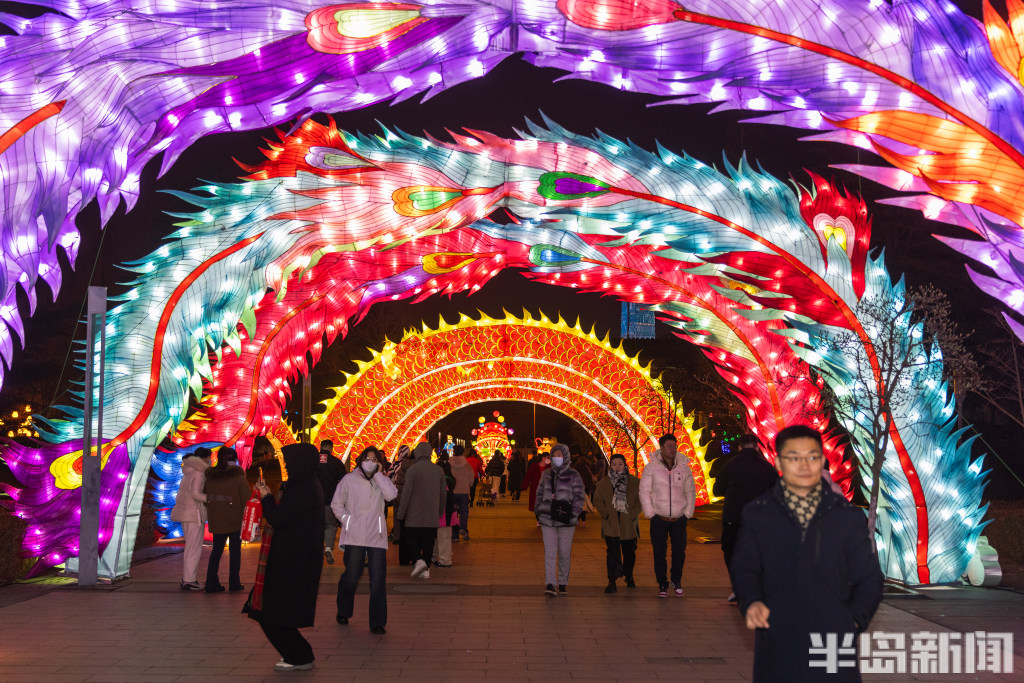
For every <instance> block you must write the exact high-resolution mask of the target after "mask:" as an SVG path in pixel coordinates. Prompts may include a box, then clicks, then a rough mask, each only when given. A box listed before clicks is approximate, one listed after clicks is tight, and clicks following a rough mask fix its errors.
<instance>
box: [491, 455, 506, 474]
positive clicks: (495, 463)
mask: <svg viewBox="0 0 1024 683" xmlns="http://www.w3.org/2000/svg"><path fill="white" fill-rule="evenodd" d="M503 474H505V456H504V455H498V454H497V453H495V454H494V455H492V456H491V459H490V461H488V463H487V476H489V477H500V476H501V475H503Z"/></svg>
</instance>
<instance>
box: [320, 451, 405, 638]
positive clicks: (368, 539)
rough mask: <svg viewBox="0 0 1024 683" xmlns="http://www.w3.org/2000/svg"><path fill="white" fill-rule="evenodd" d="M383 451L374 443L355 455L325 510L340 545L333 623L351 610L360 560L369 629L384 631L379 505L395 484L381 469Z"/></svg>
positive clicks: (384, 537)
mask: <svg viewBox="0 0 1024 683" xmlns="http://www.w3.org/2000/svg"><path fill="white" fill-rule="evenodd" d="M385 465H386V463H385V461H384V457H383V455H382V454H381V453H380V451H378V450H377V449H376V448H374V447H372V446H371V447H369V448H366V449H364V450H363V452H362V453H360V454H359V457H358V458H356V465H355V469H353V470H352V472H351V473H350V474H347V475H346V476H344V477H342V479H341V483H340V484H338V488H336V489H335V490H334V499H333V500H332V501H331V509H332V510H333V511H334V516H335V517H337V518H338V521H339V522H341V533H340V534H339V540H338V545H339V546H344V548H345V555H344V557H345V572H344V573H343V574H342V575H341V579H339V581H338V617H337V619H338V623H339V624H347V623H348V620H349V619H351V618H352V612H353V611H354V602H355V593H356V586H358V585H359V579H360V577H362V575H363V565H364V564H367V565H368V566H369V569H370V632H371V633H377V634H383V633H386V631H385V629H384V627H385V626H386V625H387V622H388V603H387V588H386V586H385V580H386V578H387V568H386V565H385V559H386V554H387V550H388V524H387V519H386V517H385V516H384V515H385V504H386V502H387V501H390V500H394V499H395V498H396V497H397V496H398V489H397V488H396V487H395V485H394V484H393V483H391V480H390V479H388V477H387V474H386V473H385V470H384V466H385Z"/></svg>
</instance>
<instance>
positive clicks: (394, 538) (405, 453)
mask: <svg viewBox="0 0 1024 683" xmlns="http://www.w3.org/2000/svg"><path fill="white" fill-rule="evenodd" d="M415 462H416V460H415V459H414V458H413V456H412V450H411V449H410V448H409V447H408V446H406V445H405V444H402V445H401V446H399V447H398V470H397V471H396V472H395V474H394V477H392V481H393V482H394V483H395V488H396V489H398V497H397V498H396V499H395V503H394V505H396V506H397V505H398V501H400V500H402V489H403V488H405V475H406V473H407V472H408V471H409V468H410V467H412V465H413V463H415ZM402 526H403V525H402V520H401V519H399V517H398V510H397V508H396V509H395V524H394V526H393V527H392V528H391V542H392V543H397V544H398V564H400V565H402V566H403V567H405V566H408V565H410V564H412V560H411V559H410V558H409V547H408V546H407V545H406V544H405V543H403V542H402Z"/></svg>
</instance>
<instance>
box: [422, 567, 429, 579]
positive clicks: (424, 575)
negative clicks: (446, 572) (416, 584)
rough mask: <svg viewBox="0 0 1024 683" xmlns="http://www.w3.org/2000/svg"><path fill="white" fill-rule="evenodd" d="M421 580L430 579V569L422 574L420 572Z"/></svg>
mask: <svg viewBox="0 0 1024 683" xmlns="http://www.w3.org/2000/svg"><path fill="white" fill-rule="evenodd" d="M420 578H421V579H429V578H430V570H429V569H424V570H423V571H422V572H420Z"/></svg>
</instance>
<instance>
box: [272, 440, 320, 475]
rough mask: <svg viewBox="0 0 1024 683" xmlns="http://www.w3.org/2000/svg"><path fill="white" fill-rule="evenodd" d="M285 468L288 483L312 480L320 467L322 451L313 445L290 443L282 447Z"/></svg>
mask: <svg viewBox="0 0 1024 683" xmlns="http://www.w3.org/2000/svg"><path fill="white" fill-rule="evenodd" d="M281 455H282V456H284V467H285V469H286V470H288V481H290V482H296V481H305V480H307V479H312V478H313V476H314V475H315V474H316V468H317V466H319V465H320V451H319V450H318V449H317V447H316V446H314V445H313V444H311V443H290V444H288V445H287V446H282V447H281Z"/></svg>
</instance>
